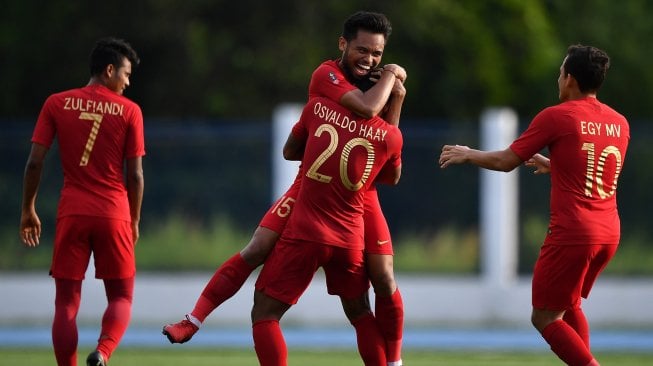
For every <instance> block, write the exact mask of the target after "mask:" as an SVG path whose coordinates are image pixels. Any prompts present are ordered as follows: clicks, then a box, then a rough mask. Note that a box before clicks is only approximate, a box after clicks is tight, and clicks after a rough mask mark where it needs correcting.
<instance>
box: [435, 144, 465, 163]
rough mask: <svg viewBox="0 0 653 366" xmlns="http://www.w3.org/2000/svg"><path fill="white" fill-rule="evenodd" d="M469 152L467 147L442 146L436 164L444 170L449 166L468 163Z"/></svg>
mask: <svg viewBox="0 0 653 366" xmlns="http://www.w3.org/2000/svg"><path fill="white" fill-rule="evenodd" d="M469 151H470V148H469V147H468V146H463V145H444V146H443V147H442V152H441V153H440V159H439V160H438V163H439V164H440V168H442V169H444V168H446V167H448V166H449V165H451V164H463V163H466V162H467V161H468V158H467V153H468V152H469Z"/></svg>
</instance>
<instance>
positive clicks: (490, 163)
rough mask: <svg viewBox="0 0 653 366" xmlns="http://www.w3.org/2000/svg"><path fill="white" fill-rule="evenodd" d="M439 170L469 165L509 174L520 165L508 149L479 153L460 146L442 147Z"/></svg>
mask: <svg viewBox="0 0 653 366" xmlns="http://www.w3.org/2000/svg"><path fill="white" fill-rule="evenodd" d="M439 163H440V168H443V169H444V168H446V167H448V166H449V165H452V164H465V163H470V164H474V165H476V166H479V167H481V168H485V169H490V170H497V171H502V172H509V171H511V170H513V169H515V168H516V167H517V166H519V165H520V164H521V163H522V160H521V159H520V158H519V156H517V154H515V153H514V152H513V151H512V150H510V148H508V149H505V150H500V151H481V150H475V149H470V148H469V147H467V146H461V145H444V146H443V147H442V153H441V154H440V159H439Z"/></svg>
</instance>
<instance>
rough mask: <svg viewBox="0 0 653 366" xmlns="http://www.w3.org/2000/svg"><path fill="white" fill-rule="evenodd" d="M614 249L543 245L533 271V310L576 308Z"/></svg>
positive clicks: (610, 245)
mask: <svg viewBox="0 0 653 366" xmlns="http://www.w3.org/2000/svg"><path fill="white" fill-rule="evenodd" d="M617 247H618V245H616V244H605V245H600V244H596V245H564V244H562V245H553V244H545V245H543V246H542V248H541V249H540V255H539V257H538V259H537V262H536V263H535V269H534V271H533V283H532V291H533V295H532V301H533V307H534V308H536V309H542V310H553V311H562V310H567V309H572V308H576V307H578V306H579V305H580V301H581V297H583V298H587V296H588V295H589V293H590V290H591V289H592V286H593V285H594V281H596V278H597V277H598V276H599V274H600V273H601V271H603V269H604V268H605V266H606V265H607V264H608V262H610V259H612V257H613V256H614V254H615V252H616V251H617Z"/></svg>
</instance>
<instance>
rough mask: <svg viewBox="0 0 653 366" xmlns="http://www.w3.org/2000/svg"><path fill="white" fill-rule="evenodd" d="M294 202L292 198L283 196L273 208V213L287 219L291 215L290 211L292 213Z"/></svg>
mask: <svg viewBox="0 0 653 366" xmlns="http://www.w3.org/2000/svg"><path fill="white" fill-rule="evenodd" d="M294 202H295V199H294V198H292V197H286V196H281V198H279V201H278V202H277V204H276V205H274V207H272V212H273V213H276V214H277V215H278V216H279V217H286V216H288V215H290V211H292V204H293V203H294Z"/></svg>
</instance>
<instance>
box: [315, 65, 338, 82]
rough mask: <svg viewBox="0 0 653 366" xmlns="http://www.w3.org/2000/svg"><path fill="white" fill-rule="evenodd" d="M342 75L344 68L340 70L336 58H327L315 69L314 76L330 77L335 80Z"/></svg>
mask: <svg viewBox="0 0 653 366" xmlns="http://www.w3.org/2000/svg"><path fill="white" fill-rule="evenodd" d="M341 75H342V70H340V67H339V66H338V62H337V61H336V60H326V61H324V62H322V63H321V64H320V65H319V66H318V67H317V68H315V70H313V78H316V77H319V78H324V77H329V78H331V79H332V80H335V79H339V78H340V76H341Z"/></svg>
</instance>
